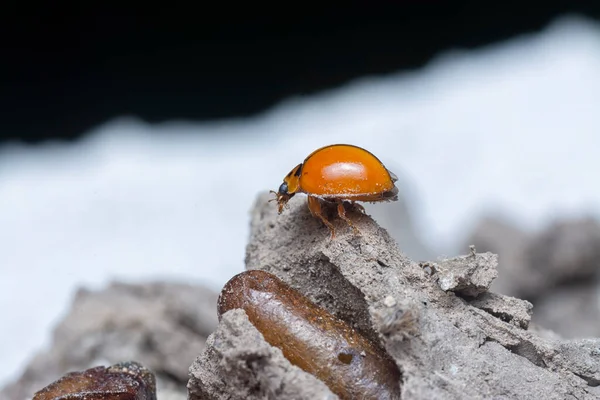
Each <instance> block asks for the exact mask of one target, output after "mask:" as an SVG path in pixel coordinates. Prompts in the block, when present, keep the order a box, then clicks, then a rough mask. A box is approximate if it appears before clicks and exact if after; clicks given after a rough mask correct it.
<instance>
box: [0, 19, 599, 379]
mask: <svg viewBox="0 0 600 400" xmlns="http://www.w3.org/2000/svg"><path fill="white" fill-rule="evenodd" d="M336 142H339V143H352V144H356V145H359V146H363V147H365V148H367V149H369V150H371V151H372V152H373V153H375V154H376V155H377V156H378V157H379V158H380V159H381V160H382V161H383V162H384V163H385V164H386V165H387V166H388V168H390V169H391V170H392V171H394V172H395V173H396V174H398V175H399V176H400V177H401V182H402V187H401V189H402V190H403V191H404V193H405V196H406V200H407V205H408V208H409V210H410V216H411V219H412V223H413V224H414V228H415V232H416V235H417V236H418V238H419V240H420V241H422V243H423V246H424V247H425V248H427V249H428V250H427V251H423V250H420V249H416V248H414V247H410V246H408V247H409V248H404V250H405V251H406V252H407V253H409V255H411V256H413V257H416V258H418V257H424V256H426V255H429V256H432V257H433V258H435V257H437V256H441V255H455V254H459V253H464V252H465V249H463V248H462V247H461V246H462V245H463V241H464V240H465V239H466V237H467V235H468V234H469V233H470V230H471V228H472V226H473V224H474V223H475V221H477V220H478V218H480V217H481V216H482V215H486V214H489V213H495V214H498V215H504V216H506V217H507V218H509V219H510V220H511V221H513V222H515V223H516V224H517V225H520V226H522V227H523V228H526V229H539V228H540V227H543V226H545V225H546V224H548V223H549V222H550V221H551V220H553V219H555V218H559V217H561V216H574V215H575V216H576V215H583V214H589V213H591V214H593V215H597V216H598V215H600V184H599V182H600V180H599V179H598V175H599V173H600V156H599V155H600V26H598V25H596V24H594V23H592V22H590V21H586V20H584V19H581V18H575V17H565V18H562V19H560V20H557V21H555V23H553V24H551V25H550V26H548V27H547V28H546V29H545V30H544V31H543V32H541V33H538V34H531V35H525V36H522V37H518V38H515V39H511V40H509V41H506V42H502V43H499V44H496V45H493V46H490V47H487V48H483V49H478V50H474V51H460V52H459V51H456V52H452V53H446V54H443V55H442V56H440V57H438V58H437V59H435V60H434V61H432V62H431V63H429V64H428V65H427V66H426V67H425V68H423V69H420V70H418V71H416V72H410V73H398V74H396V75H393V76H387V77H383V78H369V79H361V80H358V81H355V82H352V83H350V84H348V85H346V86H344V87H342V88H339V89H336V90H331V91H328V92H323V93H320V94H317V95H313V96H307V97H302V98H294V99H289V100H287V101H285V102H283V103H281V104H279V105H278V106H276V107H275V108H273V109H271V110H269V111H268V112H265V113H263V114H261V115H258V116H255V117H252V118H245V119H236V120H231V121H222V122H218V123H193V124H192V123H188V122H186V121H172V122H169V123H162V124H156V125H151V124H146V123H142V122H140V121H138V120H136V119H135V118H128V117H127V116H124V117H123V118H121V119H117V120H113V121H110V122H108V123H106V124H104V125H101V126H98V127H97V128H96V129H93V130H92V131H90V132H88V133H87V134H86V135H85V138H84V139H83V140H80V141H78V142H75V143H73V144H51V143H49V144H46V145H43V146H38V147H35V148H30V147H26V146H24V145H18V144H9V145H5V146H4V147H1V148H0V273H1V279H0V313H1V315H2V317H3V318H2V320H3V327H2V329H1V330H0V360H1V362H0V385H1V384H2V383H5V382H6V381H8V380H9V379H12V378H15V377H17V376H18V374H19V373H20V372H21V368H23V366H24V365H25V363H26V362H27V361H28V360H29V359H30V357H32V355H33V354H34V353H35V351H37V350H39V349H41V348H43V347H44V346H46V345H48V343H49V339H50V335H51V330H52V327H53V326H54V325H55V324H56V322H57V321H58V320H59V319H60V318H61V317H62V315H63V313H65V312H66V310H67V307H68V306H69V304H70V301H71V299H72V296H73V295H74V292H75V290H76V289H77V288H78V287H81V286H86V287H92V288H98V287H101V286H102V285H105V284H106V283H107V282H109V281H111V280H115V279H120V280H128V281H140V280H151V279H169V280H186V281H197V282H204V283H207V284H208V285H210V286H212V287H213V288H214V289H215V290H218V289H220V287H221V286H222V285H223V284H224V283H225V282H226V281H227V280H228V279H229V278H230V277H231V276H232V275H233V274H235V273H237V272H239V271H241V270H242V269H243V260H244V252H245V245H246V240H247V238H248V234H249V226H248V222H249V210H250V208H251V207H252V205H253V202H254V201H255V198H256V195H257V194H258V193H259V192H261V191H266V190H269V189H276V188H277V187H278V186H279V184H280V182H281V180H282V178H283V176H284V175H285V174H287V172H288V171H289V170H290V169H291V168H292V167H294V166H295V165H296V164H297V163H299V162H301V161H302V160H303V159H304V157H305V156H306V155H307V154H308V153H310V152H311V151H313V150H314V149H316V148H318V147H320V146H323V145H326V144H331V143H336ZM377 207H379V206H377V205H375V206H372V207H369V209H370V210H373V215H374V216H376V217H377V216H378V215H383V214H377V213H376V211H377V210H376V208H377ZM379 218H382V219H381V220H380V221H379V222H380V223H381V224H382V225H384V226H387V227H390V228H391V229H400V230H401V229H402V227H394V226H391V225H392V224H393V220H392V219H391V218H390V219H387V218H383V217H379ZM397 237H398V238H401V237H402V236H401V234H398V236H397ZM399 241H400V242H401V243H400V246H401V247H402V246H403V244H402V240H400V239H399Z"/></svg>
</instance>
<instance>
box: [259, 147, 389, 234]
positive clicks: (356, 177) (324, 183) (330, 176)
mask: <svg viewBox="0 0 600 400" xmlns="http://www.w3.org/2000/svg"><path fill="white" fill-rule="evenodd" d="M397 180H398V178H397V177H396V175H394V173H392V172H391V171H389V170H388V169H387V168H386V167H385V166H384V165H383V163H382V162H381V161H379V159H378V158H377V157H375V156H374V155H373V154H371V153H370V152H368V151H367V150H365V149H363V148H360V147H358V146H353V145H350V144H333V145H330V146H325V147H322V148H320V149H318V150H315V151H314V152H312V153H311V154H310V155H309V156H308V157H306V159H305V160H304V162H303V163H302V164H298V165H297V166H296V167H294V169H292V170H291V171H290V173H289V174H287V175H286V177H285V178H284V179H283V183H282V184H281V186H279V190H278V191H277V192H273V191H271V192H272V193H275V195H276V196H277V198H276V199H273V200H277V204H278V206H279V214H281V212H282V211H283V208H284V206H285V205H286V203H287V202H288V200H289V199H291V198H292V197H293V196H294V195H295V194H296V193H305V194H306V195H307V196H308V209H309V210H310V212H311V214H312V215H313V216H315V217H318V218H319V219H320V220H321V221H323V223H324V224H325V225H326V226H327V227H328V228H329V230H330V231H331V237H332V238H334V237H335V229H334V227H333V224H332V223H331V222H329V221H328V220H327V218H325V216H323V213H322V205H323V204H324V203H333V204H337V212H338V215H339V216H340V218H342V219H343V220H344V221H346V222H347V223H348V224H349V225H350V226H351V227H352V228H353V229H354V231H355V232H358V229H357V228H356V227H355V226H354V224H353V223H352V221H351V220H350V218H348V217H347V216H346V210H345V207H344V201H350V202H351V203H352V204H354V205H356V206H358V207H359V209H360V210H361V211H363V212H364V208H363V207H362V206H360V205H358V204H355V202H356V201H362V202H371V203H374V202H380V201H395V200H398V188H397V187H396V185H395V182H396V181H397Z"/></svg>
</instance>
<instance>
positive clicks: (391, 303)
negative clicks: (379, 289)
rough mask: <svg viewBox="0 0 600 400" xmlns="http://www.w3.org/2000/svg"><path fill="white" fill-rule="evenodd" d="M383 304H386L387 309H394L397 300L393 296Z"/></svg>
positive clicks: (387, 298)
mask: <svg viewBox="0 0 600 400" xmlns="http://www.w3.org/2000/svg"><path fill="white" fill-rule="evenodd" d="M383 304H385V305H386V307H394V306H395V305H396V299H394V298H393V297H392V296H387V297H386V298H385V299H384V300H383Z"/></svg>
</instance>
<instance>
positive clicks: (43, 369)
mask: <svg viewBox="0 0 600 400" xmlns="http://www.w3.org/2000/svg"><path fill="white" fill-rule="evenodd" d="M217 297H218V294H217V293H214V292H213V291H211V290H209V289H207V288H205V287H202V286H193V285H187V284H179V283H167V282H157V283H146V284H137V285H134V284H123V283H113V284H111V285H110V286H108V287H107V288H106V289H104V290H100V291H89V290H86V289H81V290H79V292H78V293H77V294H76V296H75V299H74V300H73V305H72V307H71V310H70V312H69V313H68V315H67V316H66V317H65V318H64V320H63V321H61V322H60V324H59V325H58V326H57V327H56V329H55V331H54V335H53V341H52V344H51V347H50V348H49V349H48V350H47V351H44V352H41V353H39V354H38V355H37V356H36V357H35V358H34V359H33V360H32V361H31V362H30V363H29V366H28V367H27V368H26V370H25V371H24V373H23V375H22V376H21V378H20V379H19V380H18V381H17V382H14V383H13V384H10V385H8V386H7V387H6V388H4V390H2V391H1V392H0V399H3V400H4V399H10V400H26V399H31V398H32V397H33V394H34V393H35V392H36V391H38V390H40V389H42V388H43V387H45V386H46V385H48V384H49V383H51V382H53V381H55V380H57V379H59V378H60V377H61V376H63V375H64V374H66V373H68V372H71V371H81V370H85V369H88V368H92V367H98V366H109V365H111V364H116V363H119V362H121V361H124V360H135V361H138V362H140V363H142V364H143V365H144V366H145V367H147V368H148V369H149V370H151V371H152V372H153V373H154V374H155V376H156V380H157V390H158V399H159V400H162V399H165V400H166V399H173V400H176V399H181V400H183V399H185V398H186V394H185V385H186V383H187V381H188V367H189V366H190V364H191V363H192V361H193V360H194V358H195V356H196V355H197V354H198V353H199V352H201V351H202V350H203V349H204V346H205V341H206V338H207V337H208V335H209V334H210V333H211V332H213V331H214V330H215V329H216V327H217V323H218V320H217V313H216V304H217Z"/></svg>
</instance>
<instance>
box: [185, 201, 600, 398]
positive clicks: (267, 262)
mask: <svg viewBox="0 0 600 400" xmlns="http://www.w3.org/2000/svg"><path fill="white" fill-rule="evenodd" d="M268 198H269V196H268V195H266V194H265V195H262V196H260V197H259V199H258V201H257V203H256V205H255V207H254V209H253V211H252V222H251V237H250V241H249V244H248V246H247V255H246V268H247V269H262V270H265V271H268V272H271V273H273V274H275V275H277V276H278V277H279V278H280V279H282V280H283V281H285V282H287V283H288V284H290V285H291V286H292V287H294V288H296V289H297V290H299V291H300V292H302V293H304V294H305V295H307V296H308V297H309V298H310V299H311V300H312V301H314V302H315V303H317V304H319V305H321V306H322V307H324V308H326V309H327V310H328V311H329V312H331V313H333V314H334V315H336V316H338V317H339V318H342V319H344V320H346V321H347V322H349V323H350V324H353V325H354V326H355V327H356V328H357V329H358V330H360V331H361V332H362V333H363V334H365V335H367V336H368V337H370V338H371V339H373V340H378V341H380V343H381V344H382V346H383V347H384V348H385V349H386V351H387V352H388V353H389V354H390V355H391V356H392V357H393V359H394V360H395V362H396V363H397V365H398V367H399V368H400V371H401V372H402V374H403V376H402V378H401V386H402V394H403V399H568V398H574V399H575V398H577V399H598V398H600V386H599V385H598V383H599V380H598V379H599V377H600V376H599V366H600V339H588V340H575V341H561V340H560V339H558V338H557V336H556V335H553V334H551V333H547V334H544V335H541V334H539V333H538V332H543V330H540V331H538V330H531V331H530V330H528V325H529V318H530V316H531V312H532V310H531V304H530V303H528V302H526V301H523V300H520V299H517V298H513V297H509V296H502V295H499V294H495V293H489V292H487V288H488V287H489V285H490V284H491V281H492V279H493V278H494V277H495V273H496V272H495V264H496V261H495V256H494V255H492V254H489V253H488V254H479V253H475V252H473V251H471V253H470V254H467V255H465V256H463V257H458V258H455V259H453V260H450V261H448V260H446V261H445V262H441V263H440V262H439V261H436V262H431V263H421V264H419V263H416V262H414V261H412V260H411V259H409V258H408V257H407V256H405V255H404V254H403V253H402V251H401V248H402V243H399V244H397V243H396V242H395V241H394V240H392V239H391V237H390V236H389V235H388V233H387V232H386V231H385V230H384V229H382V228H381V227H380V226H379V225H377V224H376V223H375V222H374V221H373V220H372V219H371V218H370V217H369V216H367V215H362V214H360V213H358V212H355V211H351V212H349V215H350V216H351V218H353V220H354V221H355V222H356V224H357V227H358V228H359V229H360V231H361V235H359V236H356V235H354V234H353V232H352V230H351V229H348V228H347V226H346V225H345V223H344V222H343V221H341V220H339V219H336V220H334V224H335V226H336V228H337V233H336V234H337V237H336V239H335V240H330V239H329V231H328V230H327V228H325V227H323V226H322V225H321V223H320V222H319V221H318V220H316V219H315V218H313V217H312V216H311V215H310V213H309V211H308V209H307V206H306V198H305V197H303V196H296V197H294V198H293V199H292V200H291V201H290V203H289V207H288V209H286V210H285V212H284V213H283V214H282V215H277V212H276V208H275V207H274V206H273V204H272V203H268V202H267V199H268ZM465 250H467V251H466V252H467V253H469V251H468V249H465ZM435 264H438V265H440V264H441V265H442V268H437V269H436V268H431V267H430V266H431V265H434V266H435ZM480 266H481V268H482V269H481V270H479V269H478V268H479V267H480ZM448 274H450V275H453V276H454V277H455V278H460V279H449V282H450V283H449V284H448V285H446V284H442V285H440V277H442V278H443V277H444V276H446V277H448V276H449V275H448ZM474 296H476V297H474ZM534 311H535V310H534ZM407 316H410V318H407ZM238 322H240V321H238ZM233 323H237V322H235V321H231V320H226V321H224V322H223V323H221V325H220V327H219V329H218V330H217V332H216V333H215V334H214V335H213V336H212V337H211V339H209V341H208V346H207V350H206V351H205V352H204V353H203V354H202V356H201V357H199V358H198V359H197V361H196V363H195V364H194V367H193V368H192V375H194V376H196V377H202V376H207V377H212V378H211V379H213V378H214V379H213V380H212V382H213V383H210V384H204V385H203V387H202V390H205V391H204V392H203V396H204V397H202V398H207V399H211V398H215V399H225V398H227V399H237V398H246V399H258V398H278V399H292V398H305V397H306V398H308V397H311V396H314V394H308V392H307V391H309V390H314V388H312V387H310V388H309V387H308V386H306V389H302V390H300V391H298V393H297V394H295V395H284V394H281V393H280V394H279V395H278V396H276V397H272V396H270V395H268V394H266V393H268V390H267V389H268V388H269V387H279V386H278V382H282V381H285V380H286V379H289V377H288V376H287V374H290V372H289V371H287V370H286V369H285V368H278V369H272V371H273V372H272V374H266V373H264V371H262V372H260V371H257V370H254V369H253V368H251V367H248V366H247V365H246V366H244V365H240V363H241V362H240V357H239V356H237V355H236V354H239V353H240V352H243V351H244V349H245V348H250V349H254V348H261V349H262V348H265V350H263V351H264V354H268V353H269V350H268V346H264V343H262V342H261V338H260V337H259V336H258V335H256V334H255V333H254V332H251V330H249V329H247V330H248V331H249V332H250V333H249V334H248V335H245V338H244V339H241V338H239V337H238V336H239V333H238V332H237V331H234V329H233V328H232V327H231V324H233ZM240 323H243V322H240ZM240 340H245V342H244V343H243V344H241V343H240ZM229 354H233V356H231V355H229ZM269 354H270V353H269ZM269 357H271V356H268V357H267V359H270V358H269ZM248 368H250V370H251V371H255V372H256V373H257V374H258V375H252V374H251V375H248ZM224 371H226V373H224ZM294 373H295V372H294ZM207 379H208V378H207ZM244 379H246V380H248V379H251V382H253V383H254V384H255V385H258V386H259V387H261V388H263V389H261V390H260V391H258V392H244V395H245V397H239V394H240V393H241V392H240V390H241V389H239V388H238V389H236V390H237V391H236V392H231V391H228V390H225V389H224V388H223V385H226V384H228V382H229V381H230V380H231V381H233V382H238V383H239V382H244ZM198 382H199V381H198V380H196V381H194V379H192V381H190V386H189V387H190V388H191V390H200V388H199V387H198V385H200V386H201V384H199V383H198ZM255 389H256V387H255ZM305 390H306V391H305ZM257 393H260V395H258V394H257ZM192 398H193V397H192ZM198 398H200V397H198Z"/></svg>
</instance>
